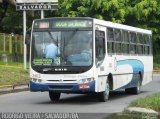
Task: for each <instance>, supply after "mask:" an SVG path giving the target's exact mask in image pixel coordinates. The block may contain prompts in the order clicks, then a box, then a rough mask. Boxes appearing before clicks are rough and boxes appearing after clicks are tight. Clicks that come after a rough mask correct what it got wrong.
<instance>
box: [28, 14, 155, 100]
mask: <svg viewBox="0 0 160 119" xmlns="http://www.w3.org/2000/svg"><path fill="white" fill-rule="evenodd" d="M151 39H152V32H151V31H150V30H145V29H141V28H136V27H132V26H128V25H123V24H117V23H113V22H110V21H104V20H98V19H94V18H88V17H87V18H86V17H78V18H45V19H36V20H34V21H33V25H32V30H31V41H30V46H31V47H30V62H31V63H30V91H32V92H37V91H41V92H43V91H48V92H49V98H50V100H51V101H53V102H54V101H58V100H60V95H61V93H67V94H69V93H74V94H94V96H95V98H97V99H98V100H99V101H101V102H105V101H107V100H108V99H109V93H110V91H117V90H124V91H125V92H126V93H127V94H139V93H140V89H141V86H142V85H145V84H147V83H149V82H150V81H152V71H153V55H152V40H151Z"/></svg>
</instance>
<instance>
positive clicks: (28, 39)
mask: <svg viewBox="0 0 160 119" xmlns="http://www.w3.org/2000/svg"><path fill="white" fill-rule="evenodd" d="M30 41H31V29H28V30H27V31H26V37H25V44H26V45H29V44H30Z"/></svg>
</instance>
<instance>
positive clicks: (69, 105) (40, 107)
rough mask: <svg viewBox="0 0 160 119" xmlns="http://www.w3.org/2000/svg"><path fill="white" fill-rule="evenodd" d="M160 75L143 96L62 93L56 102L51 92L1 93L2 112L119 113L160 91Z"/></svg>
mask: <svg viewBox="0 0 160 119" xmlns="http://www.w3.org/2000/svg"><path fill="white" fill-rule="evenodd" d="M159 86H160V75H156V76H154V78H153V81H152V82H150V83H149V84H147V85H145V86H143V87H142V89H141V93H140V94H139V95H126V94H125V93H124V92H123V91H121V92H112V93H111V95H110V100H109V101H107V102H98V100H97V99H95V98H93V97H92V96H87V95H80V94H62V95H61V100H60V101H59V102H57V103H52V102H51V101H50V99H49V97H48V93H47V92H29V91H26V92H19V93H12V94H6V95H1V96H0V112H48V113H57V112H58V113H62V112H64V113H65V112H66V113H68V112H69V113H72V112H73V113H117V112H121V111H123V110H124V108H126V107H127V106H128V104H129V103H130V102H131V101H133V100H135V99H138V98H141V97H145V96H147V95H150V94H153V93H156V92H160V88H159Z"/></svg>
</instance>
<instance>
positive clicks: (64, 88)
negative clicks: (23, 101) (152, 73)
mask: <svg viewBox="0 0 160 119" xmlns="http://www.w3.org/2000/svg"><path fill="white" fill-rule="evenodd" d="M29 86H30V91H32V92H37V91H42V92H43V91H54V92H61V93H87V92H95V81H92V82H89V83H85V84H78V83H69V84H67V83H49V84H40V83H35V82H33V81H30V85H29Z"/></svg>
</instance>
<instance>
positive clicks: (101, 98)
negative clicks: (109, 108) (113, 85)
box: [98, 80, 110, 102]
mask: <svg viewBox="0 0 160 119" xmlns="http://www.w3.org/2000/svg"><path fill="white" fill-rule="evenodd" d="M109 90H110V86H109V82H108V80H107V83H106V87H105V91H103V92H100V93H99V94H98V98H99V101H100V102H106V101H107V100H108V99H109Z"/></svg>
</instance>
